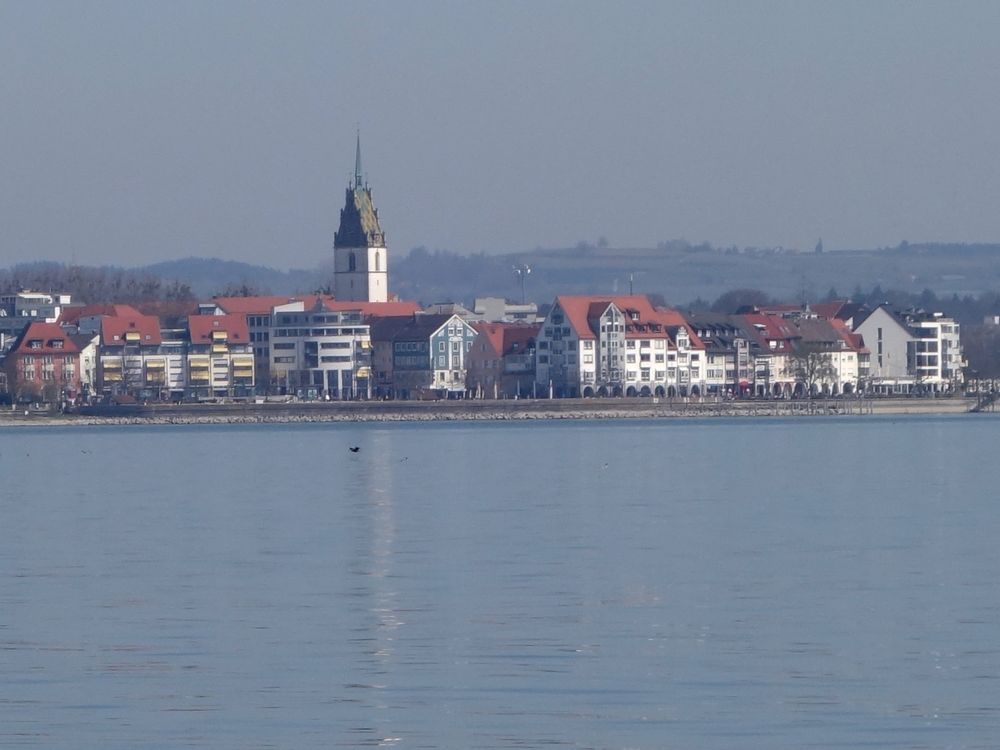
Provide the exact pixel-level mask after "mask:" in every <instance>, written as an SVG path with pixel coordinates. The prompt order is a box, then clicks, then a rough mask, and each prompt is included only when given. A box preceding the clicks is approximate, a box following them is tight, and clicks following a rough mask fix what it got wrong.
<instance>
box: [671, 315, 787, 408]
mask: <svg viewBox="0 0 1000 750" xmlns="http://www.w3.org/2000/svg"><path fill="white" fill-rule="evenodd" d="M686 320H687V321H688V324H689V325H690V326H691V327H692V328H693V329H694V331H695V333H696V334H697V335H698V338H699V339H700V340H701V342H702V343H703V344H704V345H705V376H704V379H705V393H706V394H708V395H712V396H720V395H726V396H744V395H748V394H751V393H753V394H754V395H758V396H764V395H767V393H768V385H767V384H766V383H759V384H758V383H756V382H755V375H756V371H755V367H754V365H755V357H756V356H757V355H758V353H759V351H760V344H759V340H758V337H757V336H756V335H755V334H754V333H753V332H752V331H751V330H750V326H749V324H748V323H747V321H746V319H745V318H743V316H741V315H726V314H723V313H710V312H706V313H691V314H689V315H687V316H686Z"/></svg>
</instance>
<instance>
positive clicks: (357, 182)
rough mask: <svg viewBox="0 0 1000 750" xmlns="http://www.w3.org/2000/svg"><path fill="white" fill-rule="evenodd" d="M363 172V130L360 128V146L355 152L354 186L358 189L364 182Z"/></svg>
mask: <svg viewBox="0 0 1000 750" xmlns="http://www.w3.org/2000/svg"><path fill="white" fill-rule="evenodd" d="M363 181H364V180H363V177H362V174H361V130H360V128H359V129H358V148H357V151H356V152H355V154H354V187H355V189H358V188H360V187H361V184H362V182H363Z"/></svg>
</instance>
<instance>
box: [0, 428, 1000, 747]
mask: <svg viewBox="0 0 1000 750" xmlns="http://www.w3.org/2000/svg"><path fill="white" fill-rule="evenodd" d="M998 434H1000V421H998V420H997V419H996V418H995V417H992V416H982V417H973V416H969V417H953V418H899V417H897V418H876V417H865V418H854V419H836V418H821V419H808V418H796V419H788V420H759V421H755V420H735V421H729V420H713V421H684V420H678V421H656V422H652V421H641V422H640V421H607V422H583V421H572V422H530V423H489V424H482V423H467V424H454V423H448V424H443V423H442V424H427V423H422V424H391V425H378V424H328V425H302V426H299V425H294V426H293V425H289V426H285V425H260V426H253V427H239V426H197V427H179V426H163V427H149V428H146V427H103V428H82V427H81V428H45V429H33V428H10V429H5V430H0V467H2V473H3V485H2V488H0V747H3V748H5V749H6V748H18V747H44V748H121V749H124V748H184V747H199V748H234V749H235V748H241V749H242V748H288V749H296V750H298V749H302V748H330V747H363V746H385V747H398V748H449V749H451V748H455V749H459V748H541V747H551V746H566V747H573V748H649V749H651V750H653V749H661V748H678V749H685V750H687V749H697V750H700V749H703V748H712V749H714V748H718V749H720V750H721V749H723V748H725V749H726V750H730V749H732V748H767V749H769V750H775V749H779V750H784V749H788V750H791V749H792V748H795V749H798V748H873V747H874V748H894V749H895V748H996V747H998V746H1000V508H998V496H1000V456H998V454H997V450H996V446H997V437H998ZM351 445H357V446H360V450H359V451H358V452H357V453H352V452H350V451H349V450H348V446H351Z"/></svg>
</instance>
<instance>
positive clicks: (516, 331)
mask: <svg viewBox="0 0 1000 750" xmlns="http://www.w3.org/2000/svg"><path fill="white" fill-rule="evenodd" d="M541 327H542V326H541V324H536V323H531V324H528V325H525V324H523V323H511V324H507V325H505V326H504V328H503V349H502V351H501V353H502V354H503V355H504V356H505V357H506V356H507V355H508V354H513V353H514V350H515V349H516V350H517V351H518V352H523V351H524V350H525V349H527V348H528V344H530V343H531V342H532V340H534V339H535V338H536V337H537V336H538V331H539V330H540V329H541Z"/></svg>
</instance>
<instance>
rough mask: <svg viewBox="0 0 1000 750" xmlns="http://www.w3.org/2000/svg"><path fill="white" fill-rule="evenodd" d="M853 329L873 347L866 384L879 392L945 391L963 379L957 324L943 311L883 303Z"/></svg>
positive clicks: (962, 362) (868, 345)
mask: <svg viewBox="0 0 1000 750" xmlns="http://www.w3.org/2000/svg"><path fill="white" fill-rule="evenodd" d="M854 331H855V333H858V334H860V335H861V336H862V337H863V338H864V341H865V345H866V346H867V347H868V349H869V350H870V351H871V367H870V372H869V380H868V387H869V388H870V389H871V390H873V391H874V392H876V393H910V392H912V391H915V390H918V391H919V390H932V391H935V392H941V391H946V390H953V389H955V388H957V387H958V386H959V385H960V384H961V383H962V382H963V374H962V368H963V367H964V366H965V361H964V357H963V355H962V343H961V336H960V328H959V324H958V323H957V322H955V321H954V320H953V319H951V318H947V317H945V316H944V315H943V314H941V313H925V312H921V311H909V312H896V311H894V310H892V309H891V308H890V307H889V306H888V305H879V306H878V307H877V308H875V309H874V310H872V311H871V312H870V313H869V314H868V315H867V316H864V317H859V319H858V321H856V322H855V327H854Z"/></svg>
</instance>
